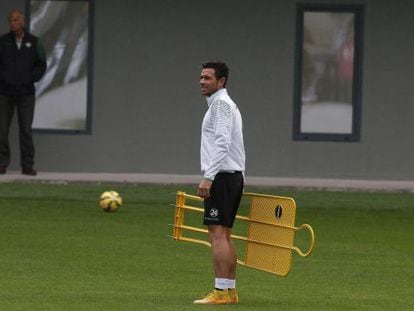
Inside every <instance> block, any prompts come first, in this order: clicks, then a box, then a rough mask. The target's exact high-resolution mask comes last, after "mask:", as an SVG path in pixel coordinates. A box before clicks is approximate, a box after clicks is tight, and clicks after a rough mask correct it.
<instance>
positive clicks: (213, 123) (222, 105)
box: [194, 61, 245, 304]
mask: <svg viewBox="0 0 414 311" xmlns="http://www.w3.org/2000/svg"><path fill="white" fill-rule="evenodd" d="M228 75H229V69H228V67H227V65H226V64H224V63H222V62H218V61H217V62H207V63H204V64H203V65H202V71H201V76H200V86H201V94H202V95H204V96H206V97H207V104H208V110H207V112H206V114H205V116H204V120H203V124H202V133H201V150H200V155H201V170H202V172H203V175H204V178H203V180H202V181H201V183H200V184H199V186H198V195H199V196H200V197H202V198H204V225H207V226H208V235H209V239H210V243H211V250H212V259H213V268H214V275H215V286H214V287H215V289H214V290H213V291H212V292H211V293H210V294H208V295H207V296H206V297H204V298H203V299H200V300H195V301H194V303H195V304H229V303H238V301H239V299H238V296H237V292H236V265H237V254H236V249H235V247H234V245H233V243H232V240H231V228H232V227H233V223H234V220H235V217H236V214H237V210H238V208H239V204H240V199H241V196H242V193H243V185H244V175H243V173H244V170H245V151H244V143H243V132H242V118H241V114H240V111H239V109H238V107H237V105H236V104H235V103H234V102H233V101H232V99H231V98H230V97H229V95H228V94H227V90H226V83H227V80H228Z"/></svg>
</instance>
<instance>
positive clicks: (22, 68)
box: [0, 10, 46, 175]
mask: <svg viewBox="0 0 414 311" xmlns="http://www.w3.org/2000/svg"><path fill="white" fill-rule="evenodd" d="M8 18H9V25H10V32H9V33H7V34H4V35H2V36H1V37H0V174H4V173H6V169H7V166H8V165H9V163H10V146H9V129H10V124H11V121H12V118H13V114H14V111H15V110H16V108H17V119H18V123H19V141H20V165H21V168H22V174H25V175H36V174H37V172H36V170H35V169H34V167H33V165H34V144H33V138H32V123H33V114H34V106H35V87H34V82H37V81H39V80H40V79H41V78H42V77H43V75H44V73H45V71H46V57H45V52H44V48H43V45H42V43H41V41H40V40H39V38H37V37H35V36H33V35H32V34H30V33H29V32H27V31H26V30H25V28H24V26H25V19H24V15H23V13H22V12H21V11H18V10H13V11H11V12H10V13H9V15H8Z"/></svg>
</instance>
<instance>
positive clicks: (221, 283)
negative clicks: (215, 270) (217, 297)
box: [214, 278, 227, 290]
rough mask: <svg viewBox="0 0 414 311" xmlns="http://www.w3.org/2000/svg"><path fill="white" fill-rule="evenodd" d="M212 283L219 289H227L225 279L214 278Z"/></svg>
mask: <svg viewBox="0 0 414 311" xmlns="http://www.w3.org/2000/svg"><path fill="white" fill-rule="evenodd" d="M214 283H215V284H214V287H215V288H217V289H221V290H224V289H227V279H222V278H215V281H214Z"/></svg>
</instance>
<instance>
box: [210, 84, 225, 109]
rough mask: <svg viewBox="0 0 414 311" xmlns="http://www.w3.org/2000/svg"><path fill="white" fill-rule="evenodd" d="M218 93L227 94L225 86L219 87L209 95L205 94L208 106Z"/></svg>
mask: <svg viewBox="0 0 414 311" xmlns="http://www.w3.org/2000/svg"><path fill="white" fill-rule="evenodd" d="M220 95H227V89H226V88H223V89H220V90H218V91H217V92H215V93H214V94H211V95H210V96H207V97H206V99H207V105H208V106H209V107H210V106H211V104H212V103H213V101H214V100H215V99H216V98H217V97H219V96H220Z"/></svg>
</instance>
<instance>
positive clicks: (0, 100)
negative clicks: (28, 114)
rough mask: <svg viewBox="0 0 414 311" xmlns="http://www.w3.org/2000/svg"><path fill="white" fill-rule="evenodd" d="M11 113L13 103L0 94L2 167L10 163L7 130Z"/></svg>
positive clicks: (0, 164) (0, 156) (0, 155)
mask: <svg viewBox="0 0 414 311" xmlns="http://www.w3.org/2000/svg"><path fill="white" fill-rule="evenodd" d="M13 113H14V103H13V102H12V101H11V100H10V98H9V97H8V96H4V95H1V94H0V166H2V167H4V169H5V168H6V167H7V166H8V165H9V164H10V145H9V130H10V124H11V121H12V119H13Z"/></svg>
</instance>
